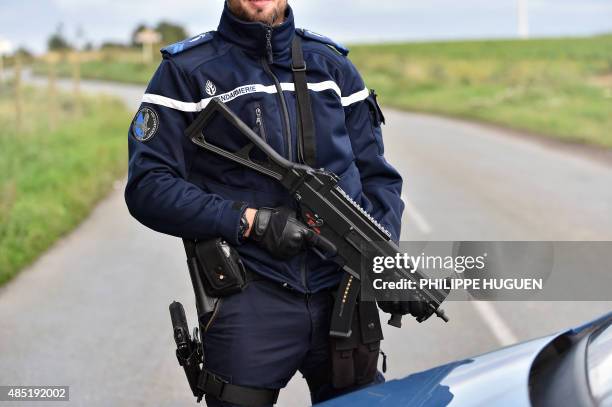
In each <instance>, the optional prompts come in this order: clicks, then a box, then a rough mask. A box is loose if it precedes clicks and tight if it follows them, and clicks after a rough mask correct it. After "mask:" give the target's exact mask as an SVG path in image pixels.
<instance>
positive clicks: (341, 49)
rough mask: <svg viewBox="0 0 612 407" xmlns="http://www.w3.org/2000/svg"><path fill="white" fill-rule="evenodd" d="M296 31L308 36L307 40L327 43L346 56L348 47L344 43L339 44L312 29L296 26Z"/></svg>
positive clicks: (305, 36)
mask: <svg viewBox="0 0 612 407" xmlns="http://www.w3.org/2000/svg"><path fill="white" fill-rule="evenodd" d="M296 32H297V33H298V34H299V35H300V36H302V37H304V38H308V39H309V40H313V41H318V42H320V43H322V44H325V45H328V46H329V47H331V48H332V49H334V50H335V51H336V52H338V53H340V54H342V55H344V56H347V55H348V53H349V49H348V48H347V47H345V46H344V45H342V44H339V43H337V42H335V41H334V40H332V39H331V38H328V37H326V36H324V35H321V34H317V33H316V32H314V31H310V30H307V29H305V28H298V29H297V30H296Z"/></svg>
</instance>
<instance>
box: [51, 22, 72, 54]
mask: <svg viewBox="0 0 612 407" xmlns="http://www.w3.org/2000/svg"><path fill="white" fill-rule="evenodd" d="M47 47H48V48H49V51H65V50H68V49H72V45H70V43H69V42H68V40H67V39H66V38H65V37H64V25H63V24H61V23H60V24H58V26H57V28H56V29H55V33H53V34H51V36H50V37H49V39H48V40H47Z"/></svg>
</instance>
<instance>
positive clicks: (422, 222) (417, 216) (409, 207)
mask: <svg viewBox="0 0 612 407" xmlns="http://www.w3.org/2000/svg"><path fill="white" fill-rule="evenodd" d="M402 201H404V205H406V212H407V215H408V219H409V220H413V221H414V223H415V224H416V225H417V227H418V228H419V230H420V231H421V232H422V233H424V234H426V235H428V234H430V233H431V226H430V225H429V223H428V222H427V220H426V219H425V217H424V216H423V215H422V214H421V212H419V210H418V209H417V208H416V206H414V204H413V203H412V202H410V200H409V199H408V198H407V197H406V195H402Z"/></svg>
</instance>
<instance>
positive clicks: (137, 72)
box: [33, 60, 157, 84]
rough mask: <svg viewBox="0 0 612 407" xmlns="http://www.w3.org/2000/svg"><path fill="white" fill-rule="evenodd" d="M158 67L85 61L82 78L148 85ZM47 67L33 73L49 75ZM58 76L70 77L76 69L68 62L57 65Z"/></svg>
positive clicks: (37, 66)
mask: <svg viewBox="0 0 612 407" xmlns="http://www.w3.org/2000/svg"><path fill="white" fill-rule="evenodd" d="M156 68H157V65H150V64H144V63H142V62H132V61H115V60H113V61H112V62H109V61H105V60H99V61H97V60H93V61H85V62H82V63H81V66H80V69H81V77H82V78H84V79H103V80H107V81H114V82H122V83H139V84H142V83H148V82H149V80H150V79H151V77H152V76H153V73H155V69H156ZM47 69H48V67H47V65H45V64H42V63H37V64H35V65H34V67H33V72H34V73H35V74H38V75H46V74H47V72H48V71H47ZM55 69H56V74H57V75H58V76H63V77H70V76H72V75H73V71H74V67H73V65H72V64H70V63H68V62H61V63H59V64H57V65H56V68H55Z"/></svg>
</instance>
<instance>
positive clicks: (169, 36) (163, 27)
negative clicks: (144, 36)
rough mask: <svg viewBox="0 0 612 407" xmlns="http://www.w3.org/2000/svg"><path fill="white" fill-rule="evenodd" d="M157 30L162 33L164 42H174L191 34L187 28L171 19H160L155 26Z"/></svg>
mask: <svg viewBox="0 0 612 407" xmlns="http://www.w3.org/2000/svg"><path fill="white" fill-rule="evenodd" d="M155 31H157V32H158V33H160V34H161V36H162V43H164V44H173V43H175V42H178V41H181V40H184V39H185V38H187V37H188V36H189V34H188V33H187V31H186V30H185V28H183V27H182V26H180V25H178V24H174V23H171V22H169V21H160V22H159V23H158V24H157V27H155Z"/></svg>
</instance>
